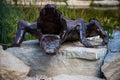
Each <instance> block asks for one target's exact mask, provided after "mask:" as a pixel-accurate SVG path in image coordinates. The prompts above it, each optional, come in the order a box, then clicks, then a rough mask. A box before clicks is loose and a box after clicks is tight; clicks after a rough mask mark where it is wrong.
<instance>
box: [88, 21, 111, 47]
mask: <svg viewBox="0 0 120 80" xmlns="http://www.w3.org/2000/svg"><path fill="white" fill-rule="evenodd" d="M93 31H94V32H96V33H97V35H100V37H101V38H102V39H103V42H102V45H105V44H107V43H108V41H109V38H108V36H107V34H106V32H105V31H104V30H103V28H102V27H101V26H100V24H99V22H98V21H97V20H95V19H91V20H90V22H89V23H88V24H87V33H88V35H87V36H90V35H91V34H90V33H92V32H93Z"/></svg>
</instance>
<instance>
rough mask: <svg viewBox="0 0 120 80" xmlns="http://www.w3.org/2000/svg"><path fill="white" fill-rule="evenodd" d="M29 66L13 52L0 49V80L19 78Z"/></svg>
mask: <svg viewBox="0 0 120 80" xmlns="http://www.w3.org/2000/svg"><path fill="white" fill-rule="evenodd" d="M29 70H30V68H29V67H28V66H27V65H25V64H24V63H23V62H22V61H21V60H19V59H18V58H16V57H15V56H14V55H13V54H11V53H10V52H7V51H3V50H0V80H21V79H23V78H25V77H26V76H27V74H28V72H29Z"/></svg>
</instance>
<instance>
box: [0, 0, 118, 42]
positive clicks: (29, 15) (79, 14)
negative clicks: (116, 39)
mask: <svg viewBox="0 0 120 80" xmlns="http://www.w3.org/2000/svg"><path fill="white" fill-rule="evenodd" d="M58 9H59V10H60V11H61V12H62V13H63V14H64V16H65V17H66V18H70V19H78V18H82V19H83V20H84V21H85V22H88V21H89V19H90V18H96V19H97V20H98V21H99V22H100V24H101V25H102V27H103V28H104V29H105V30H106V31H107V33H108V35H109V36H110V37H111V33H112V31H113V29H119V30H120V23H119V22H120V20H119V19H120V15H119V13H120V12H118V11H117V10H114V11H113V10H111V11H110V10H109V11H100V10H94V9H92V8H90V9H68V8H67V6H59V7H58ZM0 10H1V11H0V36H1V38H0V43H5V44H6V43H12V41H13V40H14V37H15V33H16V32H17V22H18V21H19V20H22V19H23V20H26V21H28V22H31V23H33V22H35V21H36V20H37V18H38V16H39V10H40V8H38V7H36V6H32V5H31V6H30V7H25V6H19V7H18V6H11V5H8V4H6V2H5V0H1V2H0ZM30 39H35V38H34V37H33V36H31V35H29V34H26V37H25V40H30Z"/></svg>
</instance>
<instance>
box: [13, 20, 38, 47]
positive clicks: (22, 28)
mask: <svg viewBox="0 0 120 80" xmlns="http://www.w3.org/2000/svg"><path fill="white" fill-rule="evenodd" d="M26 32H28V33H30V34H32V35H34V36H36V37H38V36H39V35H38V31H37V24H36V23H34V24H30V23H28V22H26V21H23V20H22V21H19V22H18V28H17V33H16V37H15V40H14V42H13V43H12V45H11V46H12V47H19V46H20V44H21V43H22V41H23V39H24V35H25V33H26Z"/></svg>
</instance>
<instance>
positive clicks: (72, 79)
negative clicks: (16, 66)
mask: <svg viewBox="0 0 120 80" xmlns="http://www.w3.org/2000/svg"><path fill="white" fill-rule="evenodd" d="M25 80H105V79H101V78H98V77H94V76H84V75H67V74H61V75H57V76H54V77H47V76H45V75H37V76H34V77H27V78H26V79H25Z"/></svg>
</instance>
